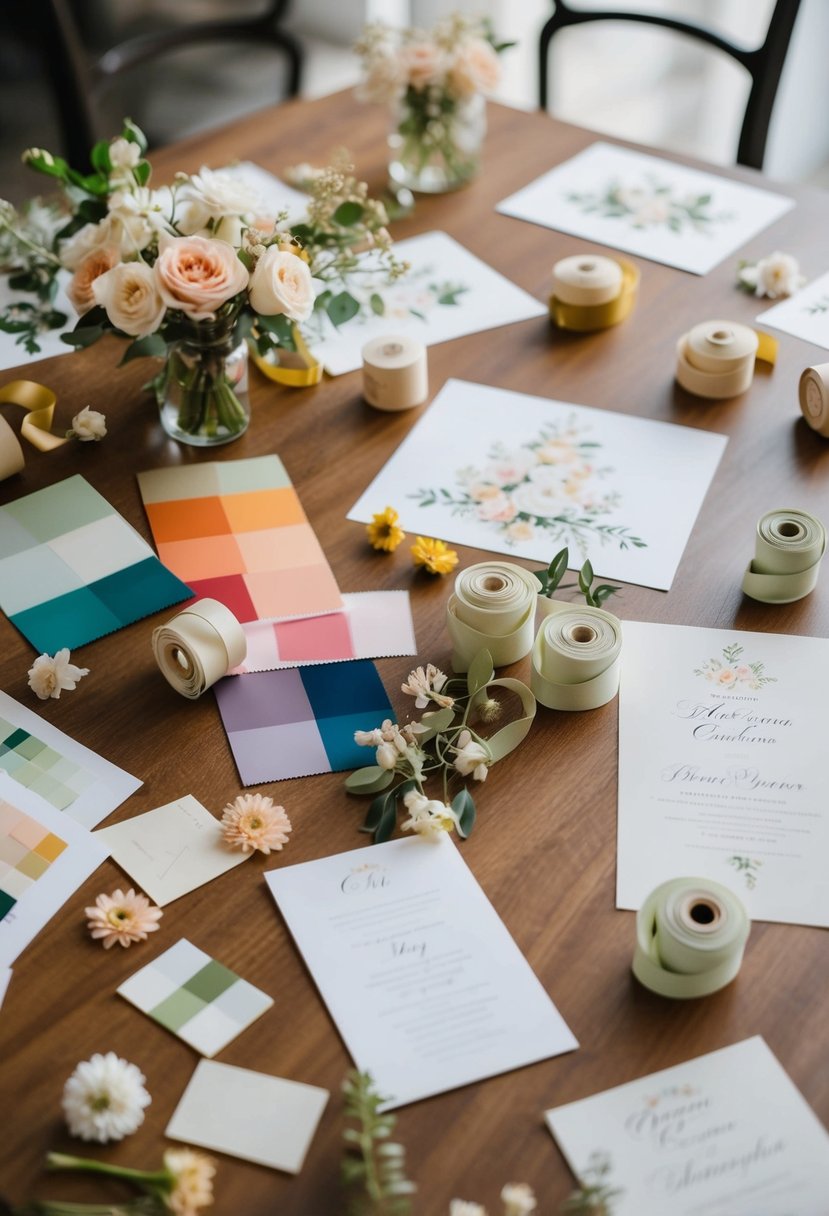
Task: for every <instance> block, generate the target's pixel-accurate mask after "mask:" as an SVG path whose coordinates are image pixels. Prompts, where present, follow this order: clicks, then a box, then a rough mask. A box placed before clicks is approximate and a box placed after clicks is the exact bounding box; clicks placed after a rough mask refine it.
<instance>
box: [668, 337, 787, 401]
mask: <svg viewBox="0 0 829 1216" xmlns="http://www.w3.org/2000/svg"><path fill="white" fill-rule="evenodd" d="M676 351H677V363H676V379H677V383H678V384H680V385H681V386H682V388H684V389H685V390H686V392H689V393H693V394H694V396H696V397H710V398H714V399H723V400H724V399H725V398H727V397H737V396H739V395H740V393H744V392H746V391H747V389H748V388H750V386H751V381H752V379H753V377H754V362H755V359H762V360H763V361H764V362H766V363H774V361H775V358H776V356H777V342H776V340H775V339H774V338H771V337H769V336H768V334H758V333H756V332H755V331H754V330H753V329H749V327H748V326H747V325H740V324H739V323H738V322H737V321H703V322H702V323H701V324H700V325H695V326H694V328H693V329H691V330H689V331H688V333H687V334H683V335H682V337H681V338H680V339H679V342H678V343H677V348H676Z"/></svg>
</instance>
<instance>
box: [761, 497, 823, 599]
mask: <svg viewBox="0 0 829 1216" xmlns="http://www.w3.org/2000/svg"><path fill="white" fill-rule="evenodd" d="M825 548H826V529H825V528H824V526H823V524H822V523H821V522H820V520H819V519H816V518H815V516H814V515H809V513H808V512H807V511H790V510H788V509H782V510H779V511H769V512H768V514H766V515H764V516H763V517H762V518H761V520H760V522H759V523H758V524H757V539H756V541H755V546H754V560H753V561H752V562H750V563H749V567H748V569H747V570H746V572H745V575H744V576H743V591H744V592H745V594H746V595H748V596H750V597H751V599H753V600H760V602H761V603H763V604H793V603H794V602H795V600H802V599H803V597H804V595H808V594H809V592H810V591H814V589H815V587H816V585H817V580H818V574H819V573H820V559H821V558H822V557H823V553H824V550H825Z"/></svg>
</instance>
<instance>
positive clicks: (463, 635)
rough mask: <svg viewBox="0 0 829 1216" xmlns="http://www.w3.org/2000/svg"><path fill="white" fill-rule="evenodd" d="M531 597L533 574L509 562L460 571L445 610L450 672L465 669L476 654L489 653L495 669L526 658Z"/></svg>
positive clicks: (532, 605)
mask: <svg viewBox="0 0 829 1216" xmlns="http://www.w3.org/2000/svg"><path fill="white" fill-rule="evenodd" d="M537 595H538V580H537V579H536V577H535V575H534V574H530V572H529V571H528V570H525V569H524V568H523V567H522V566H516V565H515V564H514V563H513V562H479V563H478V564H477V565H475V566H468V567H467V569H466V570H462V571H461V572H460V574H459V575H458V577H457V578H456V579H455V591H454V594H453V595H452V596H451V597H450V599H449V603H448V604H447V606H446V628H447V629H448V630H449V636H450V638H451V639H452V646H453V647H454V650H453V652H452V667H453V668H454V670H455V671H457V672H463V671H468V670H469V664H470V663H471V662H472V660H473V659H474V658H475V655H476V654H478V652H479V651H481V650H488V651H489V653H490V654H491V655H492V662H493V664H494V666H495V667H504V666H506V664H508V663H517V662H518V660H519V659H523V658H524V656H525V655H528V654H529V653H530V651H531V650H532V646H533V635H534V633H535V601H536V597H537Z"/></svg>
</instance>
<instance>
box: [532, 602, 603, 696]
mask: <svg viewBox="0 0 829 1216" xmlns="http://www.w3.org/2000/svg"><path fill="white" fill-rule="evenodd" d="M621 649H622V625H621V622H620V621H619V620H618V619H617V618H616V617H615V616H613V615H612V613H610V612H605V611H604V609H602V608H588V607H584V608H580V607H578V606H576V605H571V604H562V605H561V607H560V608H558V609H556V610H553V611H552V612H551V614H550V615H549V616H547V617H545V619H544V620H543V621H542V622H541V625H540V627H539V630H538V634H537V635H536V639H535V644H534V646H533V652H532V654H533V659H532V673H531V677H530V687H531V688H532V691H533V692H534V694H535V697H536V700H538V701H540V702H541V704H542V705H546V706H547V708H548V709H565V710H582V709H598V707H599V706H600V705H606V704H607V702H608V701H612V700H613V698H614V697H615V696H616V693H617V692H618V691H619V658H620V654H621Z"/></svg>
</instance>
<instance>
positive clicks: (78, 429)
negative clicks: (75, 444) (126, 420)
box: [69, 405, 107, 443]
mask: <svg viewBox="0 0 829 1216" xmlns="http://www.w3.org/2000/svg"><path fill="white" fill-rule="evenodd" d="M106 422H107V420H106V415H104V414H99V413H98V411H97V410H93V409H91V407H90V406H88V405H85V406H84V407H83V409H82V410H81V411H80V413H78V414H76V415H75V417H74V418H73V419H72V430H71V431H70V432H69V434H70V435H74V436H75V438H76V439H80V440H81V442H82V443H90V442H94V441H97V440H99V439H103V437H104V435H106V433H107V426H106Z"/></svg>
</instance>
